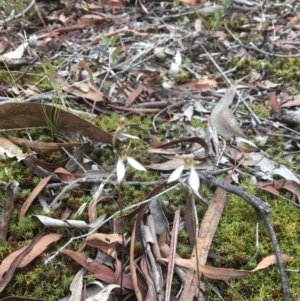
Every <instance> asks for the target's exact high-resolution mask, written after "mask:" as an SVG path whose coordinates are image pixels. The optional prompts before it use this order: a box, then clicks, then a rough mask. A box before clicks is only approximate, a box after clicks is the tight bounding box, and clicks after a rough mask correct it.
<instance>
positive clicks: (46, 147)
mask: <svg viewBox="0 0 300 301" xmlns="http://www.w3.org/2000/svg"><path fill="white" fill-rule="evenodd" d="M0 108H1V107H0ZM6 136H7V138H8V139H9V140H10V141H11V142H13V143H14V144H16V145H19V146H24V145H27V146H28V147H30V149H32V150H34V151H36V152H38V153H42V154H43V153H51V152H55V151H60V150H62V148H70V147H75V146H80V145H81V143H54V142H52V143H51V142H49V143H48V142H47V143H46V142H39V141H30V140H27V139H22V138H18V137H13V136H10V135H6Z"/></svg>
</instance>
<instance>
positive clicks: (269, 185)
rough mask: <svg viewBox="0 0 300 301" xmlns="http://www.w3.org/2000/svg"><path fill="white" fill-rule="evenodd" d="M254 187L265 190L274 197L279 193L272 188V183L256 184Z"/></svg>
mask: <svg viewBox="0 0 300 301" xmlns="http://www.w3.org/2000/svg"><path fill="white" fill-rule="evenodd" d="M255 187H257V188H261V189H264V190H267V191H269V192H271V193H272V194H274V195H279V191H278V190H277V189H276V188H275V187H274V186H273V184H272V183H266V182H257V183H255Z"/></svg>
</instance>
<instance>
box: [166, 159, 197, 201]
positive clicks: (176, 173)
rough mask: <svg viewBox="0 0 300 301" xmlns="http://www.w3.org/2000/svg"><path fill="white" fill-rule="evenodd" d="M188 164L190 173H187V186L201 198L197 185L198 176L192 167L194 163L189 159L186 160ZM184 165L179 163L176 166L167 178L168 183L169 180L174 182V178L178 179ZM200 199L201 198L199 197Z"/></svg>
mask: <svg viewBox="0 0 300 301" xmlns="http://www.w3.org/2000/svg"><path fill="white" fill-rule="evenodd" d="M186 165H189V166H190V175H189V179H188V183H189V187H190V188H191V189H192V190H193V192H194V193H195V194H196V195H197V196H198V197H199V198H201V196H200V195H199V192H198V191H199V187H200V180H199V177H198V175H197V172H196V170H195V167H194V163H193V161H191V160H187V164H186ZM184 166H185V164H183V165H180V166H179V167H177V168H176V169H175V170H174V171H173V172H172V173H171V175H170V177H169V179H168V183H170V182H174V181H176V180H178V179H179V177H180V175H181V174H182V172H183V170H184ZM201 199H202V198H201Z"/></svg>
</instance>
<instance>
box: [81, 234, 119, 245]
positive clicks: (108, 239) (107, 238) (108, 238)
mask: <svg viewBox="0 0 300 301" xmlns="http://www.w3.org/2000/svg"><path fill="white" fill-rule="evenodd" d="M94 239H95V240H101V241H103V242H105V243H108V244H112V243H114V242H117V243H119V244H122V243H123V240H122V235H120V234H117V233H112V234H105V233H96V234H92V235H89V236H88V237H87V238H86V240H87V241H90V240H94Z"/></svg>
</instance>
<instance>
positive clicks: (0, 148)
mask: <svg viewBox="0 0 300 301" xmlns="http://www.w3.org/2000/svg"><path fill="white" fill-rule="evenodd" d="M4 155H6V156H7V157H9V158H13V157H16V158H17V159H18V161H21V160H23V159H25V158H26V157H28V156H29V155H28V154H23V151H22V149H21V148H20V147H18V146H17V145H16V144H14V143H12V142H11V141H9V140H8V139H6V138H0V157H2V156H4Z"/></svg>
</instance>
